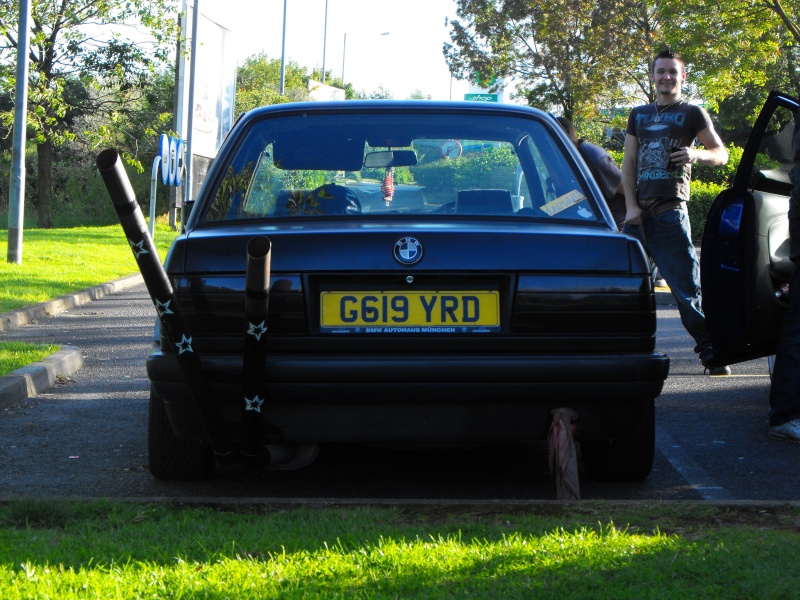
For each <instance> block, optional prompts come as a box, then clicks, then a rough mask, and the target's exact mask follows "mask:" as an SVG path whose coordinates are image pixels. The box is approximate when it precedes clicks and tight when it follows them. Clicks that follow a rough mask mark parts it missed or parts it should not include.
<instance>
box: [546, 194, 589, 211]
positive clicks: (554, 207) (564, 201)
mask: <svg viewBox="0 0 800 600" xmlns="http://www.w3.org/2000/svg"><path fill="white" fill-rule="evenodd" d="M584 200H586V196H584V195H583V194H581V193H580V192H579V191H578V190H572V191H571V192H567V193H566V194H564V195H563V196H559V197H558V198H556V199H555V200H551V201H550V202H548V203H547V204H545V205H544V206H542V207H541V208H542V210H543V211H544V212H545V213H547V214H548V215H549V216H551V217H552V216H553V215H557V214H558V213H560V212H561V211H564V210H567V209H568V208H569V207H571V206H575V205H576V204H579V203H581V202H583V201H584ZM589 214H590V215H591V213H589Z"/></svg>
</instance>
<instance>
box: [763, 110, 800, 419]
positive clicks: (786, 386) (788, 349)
mask: <svg viewBox="0 0 800 600" xmlns="http://www.w3.org/2000/svg"><path fill="white" fill-rule="evenodd" d="M792 145H793V150H794V169H792V172H791V178H792V182H793V183H794V189H793V190H792V195H791V198H790V199H789V238H790V239H791V242H792V254H791V257H792V261H794V270H793V271H792V278H791V280H790V281H789V308H788V310H787V311H786V316H784V317H783V324H782V325H781V333H780V337H779V338H778V349H777V351H776V353H775V368H774V369H773V371H772V387H771V388H770V390H769V404H770V406H771V407H772V409H771V410H770V412H769V424H770V425H782V424H783V423H786V422H787V421H793V420H794V419H800V266H798V265H800V116H796V117H795V123H794V137H793V138H792Z"/></svg>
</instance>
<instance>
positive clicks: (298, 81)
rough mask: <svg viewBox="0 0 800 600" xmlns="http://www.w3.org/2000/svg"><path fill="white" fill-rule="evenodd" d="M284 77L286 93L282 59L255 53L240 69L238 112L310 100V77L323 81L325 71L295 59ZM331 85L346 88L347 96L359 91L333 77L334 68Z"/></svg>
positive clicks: (237, 87) (328, 79)
mask: <svg viewBox="0 0 800 600" xmlns="http://www.w3.org/2000/svg"><path fill="white" fill-rule="evenodd" d="M283 75H284V77H283V88H284V89H283V92H284V93H283V95H281V86H280V81H281V61H280V60H279V59H276V58H269V57H268V56H267V55H266V54H264V53H260V54H254V55H253V56H250V57H248V58H247V59H246V60H245V61H244V64H243V65H242V66H241V67H239V68H238V69H237V70H236V107H235V113H236V114H237V115H238V114H240V113H242V112H244V111H247V110H251V109H253V108H256V107H258V106H267V105H270V104H283V103H285V102H300V101H303V100H310V99H311V98H310V97H309V95H308V84H309V82H310V80H312V79H313V80H315V81H320V80H321V78H322V71H321V70H319V69H314V70H313V71H312V72H311V73H309V72H308V71H307V70H306V68H305V67H303V66H300V65H299V64H297V63H296V62H294V61H289V62H288V63H286V64H285V68H284V74H283ZM325 81H327V82H328V83H327V85H331V86H333V87H339V88H343V89H344V91H345V98H348V99H350V98H355V97H356V92H355V90H354V89H353V86H352V84H347V86H343V85H342V80H341V79H337V78H335V77H333V75H332V74H331V72H330V71H326V73H325Z"/></svg>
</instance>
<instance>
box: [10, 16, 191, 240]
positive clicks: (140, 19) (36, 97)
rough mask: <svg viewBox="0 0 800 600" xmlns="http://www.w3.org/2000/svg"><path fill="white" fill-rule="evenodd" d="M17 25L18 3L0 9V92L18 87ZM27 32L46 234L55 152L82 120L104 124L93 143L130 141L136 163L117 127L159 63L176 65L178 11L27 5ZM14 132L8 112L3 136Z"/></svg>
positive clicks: (31, 117)
mask: <svg viewBox="0 0 800 600" xmlns="http://www.w3.org/2000/svg"><path fill="white" fill-rule="evenodd" d="M18 20H19V2H18V1H13V2H10V3H9V2H4V3H2V4H0V77H2V78H3V79H2V86H0V88H2V89H7V90H13V89H14V87H15V83H16V82H15V77H16V75H15V71H14V70H12V68H11V65H15V64H16V60H17V47H18V42H19V31H18V28H19V23H18ZM30 25H31V32H30V52H29V56H28V60H29V65H30V77H29V82H28V123H27V126H28V135H29V137H32V139H33V140H34V141H35V143H36V146H37V155H38V161H37V163H38V164H37V167H38V178H37V179H38V181H37V183H38V186H37V208H38V225H39V226H40V227H50V226H52V192H53V189H52V188H53V182H52V163H53V153H54V149H55V148H57V147H59V146H62V145H64V144H66V143H68V142H71V141H74V140H75V139H76V137H77V136H78V135H79V134H81V133H82V132H80V131H78V130H76V124H77V123H79V122H81V119H80V117H81V116H85V115H86V116H88V115H92V116H99V115H102V116H103V117H104V120H105V122H106V125H104V126H103V127H101V128H99V129H97V130H95V131H93V132H92V134H91V136H90V137H91V139H93V140H94V142H95V143H103V142H104V141H110V140H112V139H113V140H115V141H118V140H119V138H122V139H123V140H124V141H126V142H129V143H128V144H126V145H124V146H123V148H122V149H123V152H124V154H125V155H126V157H127V158H129V159H130V160H132V161H134V163H135V162H136V161H137V149H138V146H137V144H136V142H135V140H134V139H131V138H130V133H131V132H128V131H126V129H125V127H122V124H123V123H127V121H126V119H125V117H126V116H129V115H130V114H131V111H134V110H137V109H138V108H139V107H140V106H141V102H142V101H143V100H144V97H145V96H146V94H147V93H148V90H152V87H153V86H152V83H153V80H154V77H155V75H156V74H157V73H159V70H161V72H163V65H164V61H166V60H167V59H174V57H173V56H171V55H170V53H171V52H172V48H174V40H175V39H176V36H177V32H178V26H177V11H176V5H175V0H127V1H126V2H116V1H114V0H31V20H30ZM145 34H146V35H145ZM134 42H135V43H134ZM12 125H13V111H9V110H5V111H3V112H2V113H0V127H2V128H3V129H5V131H4V132H2V134H3V136H4V137H5V136H7V135H8V134H9V133H10V129H11V127H12ZM115 125H119V126H115ZM139 166H141V165H139Z"/></svg>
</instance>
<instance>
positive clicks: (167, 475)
mask: <svg viewBox="0 0 800 600" xmlns="http://www.w3.org/2000/svg"><path fill="white" fill-rule="evenodd" d="M147 456H148V458H147V461H148V466H149V467H150V473H151V474H152V475H153V477H156V478H158V479H165V480H170V481H176V480H190V481H199V480H203V479H210V478H211V477H213V476H214V466H215V464H214V451H213V450H212V448H211V446H208V445H204V444H201V443H200V442H196V441H193V440H182V439H180V438H179V437H178V436H177V435H176V434H175V431H174V430H173V429H172V425H170V422H169V419H168V418H167V411H166V409H165V408H164V401H163V400H162V399H161V398H159V397H158V396H156V395H155V394H154V393H153V392H152V390H151V391H150V406H149V416H148V419H147Z"/></svg>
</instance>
